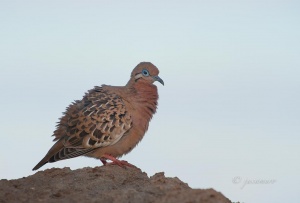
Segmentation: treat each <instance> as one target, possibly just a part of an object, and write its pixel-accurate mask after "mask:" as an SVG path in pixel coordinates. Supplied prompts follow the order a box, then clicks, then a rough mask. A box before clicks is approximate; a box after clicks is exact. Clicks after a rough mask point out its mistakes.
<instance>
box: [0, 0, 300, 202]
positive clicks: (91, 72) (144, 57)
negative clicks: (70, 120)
mask: <svg viewBox="0 0 300 203" xmlns="http://www.w3.org/2000/svg"><path fill="white" fill-rule="evenodd" d="M299 11H300V3H299V1H276V0H275V1H264V0H260V1H93V0H92V1H78V0H72V1H65V0H60V1H42V2H41V1H13V0H9V1H0V25H1V26H0V56H1V60H0V92H1V100H0V104H1V114H0V123H1V124H0V125H1V139H2V142H1V143H2V147H1V148H0V162H1V164H0V179H16V178H21V177H23V176H28V175H31V174H33V173H35V172H32V171H31V169H32V168H33V167H34V166H35V165H36V164H37V162H38V161H40V159H41V158H43V156H44V155H45V154H46V152H47V151H48V149H49V148H50V147H51V146H52V145H53V142H52V139H53V137H51V135H52V132H53V130H54V129H55V125H56V122H57V121H58V118H59V117H61V115H62V112H63V111H64V110H65V108H66V107H67V106H68V105H69V104H70V103H71V102H72V101H73V100H76V99H81V98H82V96H83V95H84V93H85V92H86V91H87V90H89V89H91V88H93V86H95V85H101V84H108V85H125V84H126V83H127V81H128V79H129V76H130V73H131V71H132V69H133V68H134V67H135V66H136V65H137V64H138V63H139V62H141V61H150V62H152V63H153V64H155V65H156V66H157V67H158V68H159V69H160V77H161V78H162V79H163V80H164V82H165V86H162V85H160V84H159V83H157V86H158V89H159V95H160V99H159V108H158V112H157V114H156V115H155V116H154V118H153V120H152V121H151V123H150V128H149V131H148V132H147V134H146V135H145V137H144V139H143V140H142V142H141V143H140V144H139V145H138V147H136V148H135V149H134V150H133V151H132V152H131V153H130V154H128V155H126V156H124V157H123V159H125V160H127V161H128V162H130V163H132V164H134V165H136V166H138V167H139V168H141V169H142V170H143V171H145V172H146V173H147V174H148V175H149V176H151V175H153V174H155V173H156V172H161V171H164V172H165V174H166V176H169V177H174V176H177V177H179V178H180V179H181V180H182V181H184V182H187V183H188V184H189V185H190V186H191V187H193V188H214V189H216V190H217V191H220V192H222V193H223V194H224V195H225V196H226V197H228V198H229V199H230V200H231V201H233V202H236V201H240V202H256V203H259V202H273V203H276V202H278V203H279V202H280V203H281V202H297V201H298V202H299V201H300V193H299V189H298V188H299V183H300V172H299V171H300V161H299V154H300V139H299V132H300V125H299V124H300V107H299V101H300V91H299V88H300V80H299V77H300V57H299V55H300V12H299ZM100 165H101V162H100V161H98V160H95V159H91V158H85V157H82V158H75V159H70V160H66V161H60V162H56V163H50V164H47V165H45V166H44V167H43V168H41V169H40V170H45V169H47V168H52V167H71V168H72V169H77V168H82V167H95V166H100ZM236 177H237V178H236ZM236 180H240V181H241V182H238V183H233V182H236ZM245 180H249V181H255V180H262V181H271V180H273V183H272V184H271V183H268V184H247V185H245V186H244V187H242V186H243V183H244V181H245Z"/></svg>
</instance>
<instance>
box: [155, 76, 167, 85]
mask: <svg viewBox="0 0 300 203" xmlns="http://www.w3.org/2000/svg"><path fill="white" fill-rule="evenodd" d="M152 78H153V80H154V81H158V82H160V83H161V84H162V85H165V83H164V81H163V80H162V79H161V78H160V77H158V75H157V76H153V77H152Z"/></svg>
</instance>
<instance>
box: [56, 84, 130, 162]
mask: <svg viewBox="0 0 300 203" xmlns="http://www.w3.org/2000/svg"><path fill="white" fill-rule="evenodd" d="M131 125H132V119H131V116H130V114H129V113H128V112H127V111H126V108H125V105H124V103H123V101H122V99H121V98H120V97H119V96H118V95H116V94H113V93H109V92H107V91H105V90H103V88H102V87H95V88H94V89H92V90H90V91H89V92H88V93H87V94H86V95H85V96H84V98H83V99H82V100H81V101H75V102H74V103H73V104H71V105H70V106H69V107H68V108H67V111H66V112H65V115H64V116H63V117H62V118H61V121H60V122H59V123H58V125H57V130H56V131H55V132H54V136H55V137H56V138H55V139H54V140H61V139H63V140H64V144H63V145H64V149H62V150H61V152H60V154H57V155H56V156H57V157H56V159H64V158H72V157H75V156H79V155H82V154H86V153H88V152H90V151H93V150H94V149H96V148H99V147H105V146H109V145H113V144H115V143H116V142H118V141H119V140H120V139H121V138H122V136H123V135H124V133H125V132H127V131H128V130H129V129H130V128H131Z"/></svg>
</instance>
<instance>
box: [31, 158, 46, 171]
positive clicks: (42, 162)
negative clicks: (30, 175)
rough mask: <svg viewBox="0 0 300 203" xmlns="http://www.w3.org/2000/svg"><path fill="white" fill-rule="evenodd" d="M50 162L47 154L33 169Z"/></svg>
mask: <svg viewBox="0 0 300 203" xmlns="http://www.w3.org/2000/svg"><path fill="white" fill-rule="evenodd" d="M46 163H48V157H47V156H45V157H44V158H43V159H42V160H41V161H40V162H39V163H38V164H37V165H36V166H35V167H34V168H33V169H32V170H33V171H35V170H37V169H39V168H41V167H42V166H44V165H45V164H46Z"/></svg>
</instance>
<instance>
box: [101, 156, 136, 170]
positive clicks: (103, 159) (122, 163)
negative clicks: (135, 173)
mask: <svg viewBox="0 0 300 203" xmlns="http://www.w3.org/2000/svg"><path fill="white" fill-rule="evenodd" d="M106 159H109V160H111V161H112V162H111V163H107V161H106ZM100 161H101V162H102V163H103V165H104V166H108V165H118V166H120V167H123V168H125V166H129V167H135V166H134V165H132V164H130V163H128V162H127V161H124V160H118V159H116V158H115V157H113V156H110V155H108V154H104V155H103V156H102V157H101V158H100Z"/></svg>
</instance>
